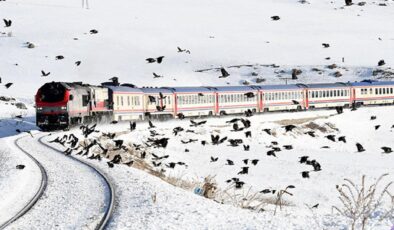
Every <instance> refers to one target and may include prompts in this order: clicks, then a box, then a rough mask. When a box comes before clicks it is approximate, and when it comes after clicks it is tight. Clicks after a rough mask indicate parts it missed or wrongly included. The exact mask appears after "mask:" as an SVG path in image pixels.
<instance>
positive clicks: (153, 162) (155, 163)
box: [152, 161, 161, 167]
mask: <svg viewBox="0 0 394 230" xmlns="http://www.w3.org/2000/svg"><path fill="white" fill-rule="evenodd" d="M152 164H153V166H154V167H159V166H160V165H161V162H159V163H157V162H155V161H152Z"/></svg>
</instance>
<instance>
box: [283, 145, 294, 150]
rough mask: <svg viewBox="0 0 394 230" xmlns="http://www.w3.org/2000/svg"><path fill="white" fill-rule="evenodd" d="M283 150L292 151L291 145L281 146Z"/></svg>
mask: <svg viewBox="0 0 394 230" xmlns="http://www.w3.org/2000/svg"><path fill="white" fill-rule="evenodd" d="M283 148H285V149H286V150H291V149H293V146H292V145H283Z"/></svg>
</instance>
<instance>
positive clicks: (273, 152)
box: [267, 150, 276, 157]
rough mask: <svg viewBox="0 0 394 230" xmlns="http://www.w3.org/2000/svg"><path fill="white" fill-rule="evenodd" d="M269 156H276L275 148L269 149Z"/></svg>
mask: <svg viewBox="0 0 394 230" xmlns="http://www.w3.org/2000/svg"><path fill="white" fill-rule="evenodd" d="M267 156H274V157H276V155H275V150H269V151H268V152H267Z"/></svg>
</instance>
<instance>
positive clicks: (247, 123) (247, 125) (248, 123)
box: [241, 118, 251, 129]
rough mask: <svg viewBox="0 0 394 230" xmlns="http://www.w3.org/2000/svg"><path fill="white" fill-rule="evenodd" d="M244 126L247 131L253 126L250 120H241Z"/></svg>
mask: <svg viewBox="0 0 394 230" xmlns="http://www.w3.org/2000/svg"><path fill="white" fill-rule="evenodd" d="M241 122H242V124H243V125H244V127H245V128H246V129H247V128H249V127H250V126H251V124H250V121H249V120H248V119H243V118H242V119H241Z"/></svg>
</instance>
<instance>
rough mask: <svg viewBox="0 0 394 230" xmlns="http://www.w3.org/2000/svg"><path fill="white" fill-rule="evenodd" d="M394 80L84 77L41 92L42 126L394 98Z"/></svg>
mask: <svg viewBox="0 0 394 230" xmlns="http://www.w3.org/2000/svg"><path fill="white" fill-rule="evenodd" d="M393 90H394V82H393V81H372V80H364V81H361V82H347V83H322V84H292V85H254V86H219V87H204V86H202V87H160V88H157V87H156V88H153V87H142V88H138V87H136V86H134V85H132V84H119V83H118V81H117V79H114V80H113V81H112V82H105V83H102V84H101V85H100V86H92V85H88V84H83V83H82V82H73V83H66V82H50V83H46V84H44V85H43V86H42V87H41V88H40V89H39V90H38V92H37V94H36V112H37V116H36V119H37V126H38V127H40V128H41V129H42V130H49V129H65V128H68V127H70V126H72V125H75V124H80V123H85V122H92V121H101V120H102V119H107V120H110V121H113V120H115V121H122V120H145V119H147V118H149V119H151V118H158V119H168V118H176V117H199V116H223V115H226V114H239V113H243V112H245V111H251V112H253V113H264V112H270V111H299V110H311V109H315V108H338V107H339V108H346V107H350V106H361V105H370V104H376V105H383V104H394V92H393Z"/></svg>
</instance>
